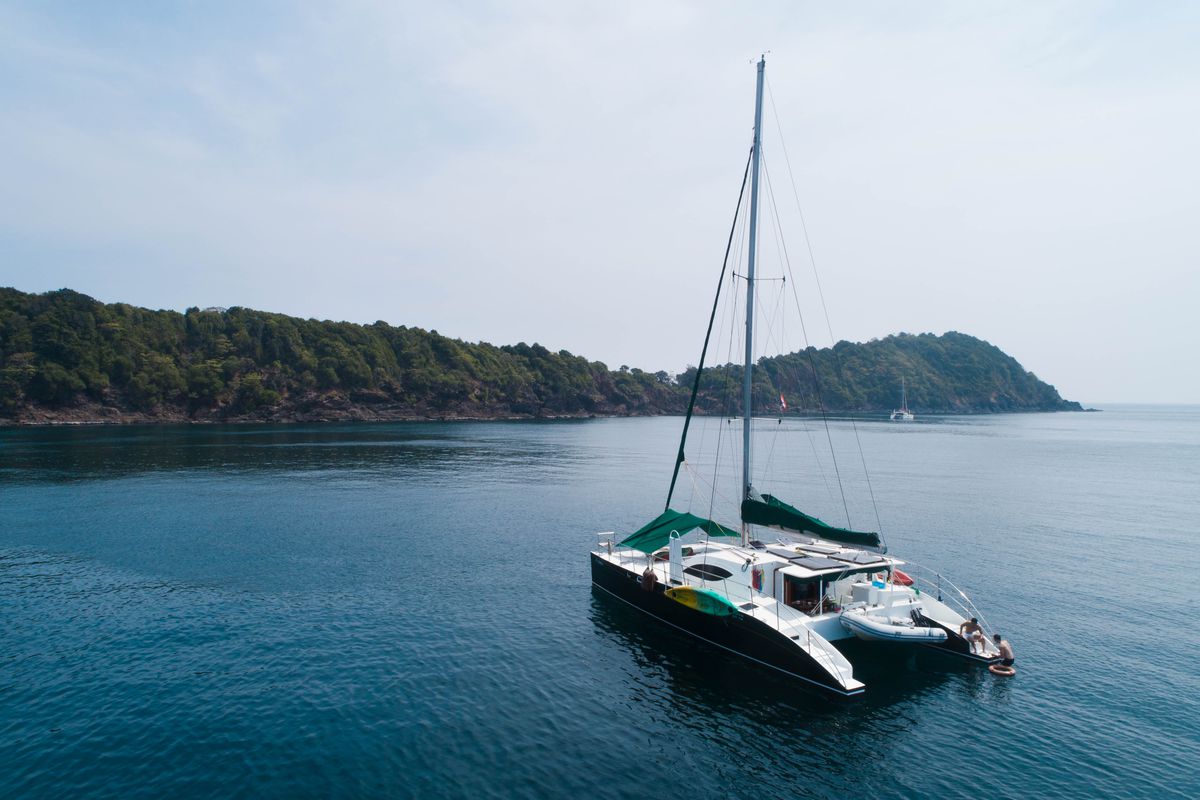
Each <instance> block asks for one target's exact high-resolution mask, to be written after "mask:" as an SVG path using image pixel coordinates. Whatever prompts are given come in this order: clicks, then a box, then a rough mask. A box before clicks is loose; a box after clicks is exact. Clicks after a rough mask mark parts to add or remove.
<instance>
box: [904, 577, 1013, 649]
mask: <svg viewBox="0 0 1200 800" xmlns="http://www.w3.org/2000/svg"><path fill="white" fill-rule="evenodd" d="M904 564H905V566H913V567H916V570H915V571H916V573H917V574H916V575H909V577H910V578H912V579H913V585H914V586H915V587H916V588H917V589H920V590H921V591H926V590H925V589H923V588H922V587H921V586H920V585H919V584H921V583H925V581H924V579H923V575H922V573H923V572H925V571H928V572H931V573H933V576H934V577H935V578H936V579H937V583H936V589H937V599H938V601H939V602H942V603H945V602H947V600H946V599H945V598H943V596H942V582H943V581H944V582H945V583H946V586H948V587H949V588H950V589H952V590H953V591H955V592H957V593H958V597H955V596H954V595H949V601H950V602H951V603H953V604H954V605H955V606H957V610H959V611H961V612H966V614H965V616H966V617H967V618H968V619H969V618H970V617H975V618H976V619H978V620H979V624H980V625H981V626H982V627H983V629H984V632H985V633H987V632H989V631H990V629H991V627H992V626H991V625H990V624H989V623H988V621H987V618H986V617H985V616H984V615H983V612H982V611H980V610H979V608H978V607H976V605H975V603H974V602H973V601H972V600H971V598H970V597H969V596H968V595H967V593H966V592H964V591H963V590H962V589H960V588H958V586H957V585H956V584H955V583H954V582H953V581H952V580H950V579H949V578H947V577H946V576H944V575H942V574H941V573H940V572H937V571H936V570H933V569H930V568H928V567H925V566H923V565H921V564H918V563H917V562H915V561H908V560H905V562H904ZM906 574H908V573H907V572H906ZM959 598H962V599H961V600H960V599H959Z"/></svg>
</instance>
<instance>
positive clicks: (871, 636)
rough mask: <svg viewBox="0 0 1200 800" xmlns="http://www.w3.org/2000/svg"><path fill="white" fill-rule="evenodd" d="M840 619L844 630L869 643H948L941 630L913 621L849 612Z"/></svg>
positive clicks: (844, 613)
mask: <svg viewBox="0 0 1200 800" xmlns="http://www.w3.org/2000/svg"><path fill="white" fill-rule="evenodd" d="M840 619H841V622H842V627H843V628H845V629H846V630H848V631H850V632H851V633H853V634H854V635H855V636H857V637H858V638H859V639H865V640H866V641H868V642H913V643H916V644H925V643H931V642H944V641H946V632H945V631H944V630H942V629H941V628H926V627H924V626H922V625H917V624H915V623H914V622H913V621H912V620H911V619H902V618H898V617H897V618H891V619H889V618H887V617H871V616H867V615H866V614H856V613H852V612H849V611H845V612H843V613H842V616H841V618H840Z"/></svg>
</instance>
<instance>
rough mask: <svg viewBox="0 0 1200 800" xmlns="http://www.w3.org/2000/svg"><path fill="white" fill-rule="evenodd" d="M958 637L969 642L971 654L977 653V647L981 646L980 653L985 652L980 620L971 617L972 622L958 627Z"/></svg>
mask: <svg viewBox="0 0 1200 800" xmlns="http://www.w3.org/2000/svg"><path fill="white" fill-rule="evenodd" d="M958 635H959V636H961V637H963V638H964V639H966V640H967V646H968V647H970V648H971V652H972V653H974V652H975V646H976V645H979V652H981V653H982V652H983V650H984V647H983V628H982V627H981V626H980V625H979V620H978V619H976V618H975V617H971V620H970V622H964V623H963V624H962V625H959V626H958Z"/></svg>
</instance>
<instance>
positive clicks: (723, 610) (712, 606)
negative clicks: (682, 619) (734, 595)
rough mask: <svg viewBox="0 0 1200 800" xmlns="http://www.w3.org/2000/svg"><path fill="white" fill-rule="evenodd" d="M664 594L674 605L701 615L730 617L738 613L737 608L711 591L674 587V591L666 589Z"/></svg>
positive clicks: (723, 597)
mask: <svg viewBox="0 0 1200 800" xmlns="http://www.w3.org/2000/svg"><path fill="white" fill-rule="evenodd" d="M665 594H666V595H667V597H669V598H671V599H672V600H674V601H675V602H676V603H679V604H680V605H685V606H687V607H688V608H692V609H695V610H696V611H699V612H701V613H702V614H712V615H713V616H714V617H732V616H733V615H734V614H737V613H738V609H737V606H735V605H734V604H733V603H732V602H730V601H729V600H728V599H727V598H726V597H725V596H724V595H720V594H717V593H716V592H714V591H713V590H711V589H702V588H699V587H696V586H676V587H675V588H674V589H667V591H666V592H665Z"/></svg>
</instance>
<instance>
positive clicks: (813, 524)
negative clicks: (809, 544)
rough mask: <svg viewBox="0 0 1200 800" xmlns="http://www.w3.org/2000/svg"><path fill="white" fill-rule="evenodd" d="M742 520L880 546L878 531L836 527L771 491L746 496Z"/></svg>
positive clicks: (820, 536) (817, 535) (830, 539)
mask: <svg viewBox="0 0 1200 800" xmlns="http://www.w3.org/2000/svg"><path fill="white" fill-rule="evenodd" d="M742 520H744V521H745V522H749V523H751V524H753V525H766V526H769V527H773V528H782V529H784V530H787V531H796V532H798V533H808V534H811V535H813V536H816V537H817V538H819V539H825V540H826V541H830V542H841V543H842V544H851V545H858V546H859V547H879V546H880V542H879V534H878V533H868V532H865V531H851V530H847V529H845V528H835V527H833V526H832V525H829V524H826V523H824V522H822V521H821V520H819V519H817V518H816V517H810V516H809V515H808V514H805V513H804V512H803V511H801V510H800V509H798V508H794V507H792V506H789V505H788V504H787V503H785V502H783V501H782V500H779V499H778V498H775V497H772V496H771V495H769V494H764V495H762V500H751V499H746V500H743V501H742Z"/></svg>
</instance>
